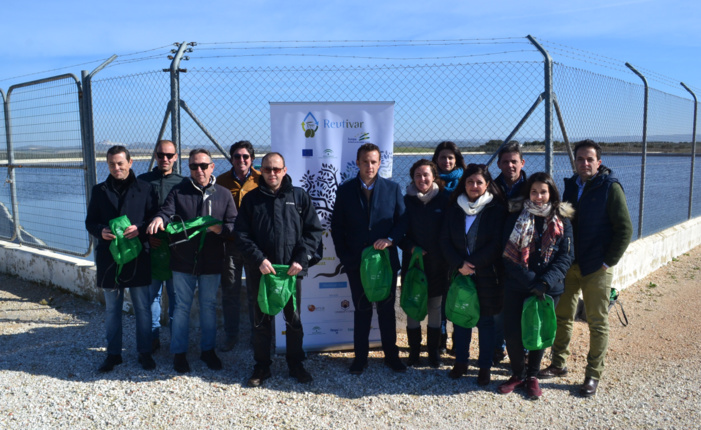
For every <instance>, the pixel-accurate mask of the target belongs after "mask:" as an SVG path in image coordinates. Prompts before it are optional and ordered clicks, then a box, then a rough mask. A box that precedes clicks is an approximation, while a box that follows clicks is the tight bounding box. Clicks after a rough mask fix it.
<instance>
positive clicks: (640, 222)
mask: <svg viewBox="0 0 701 430" xmlns="http://www.w3.org/2000/svg"><path fill="white" fill-rule="evenodd" d="M626 67H628V68H629V69H630V70H632V71H633V73H635V74H636V75H638V77H639V78H640V79H642V80H643V84H644V85H645V101H644V106H643V158H642V166H641V167H640V208H639V209H638V239H639V238H641V237H643V208H644V207H645V167H646V165H647V103H648V92H649V88H648V85H647V79H645V76H643V75H642V74H641V73H640V72H638V71H637V70H636V69H635V67H633V66H631V65H630V63H626Z"/></svg>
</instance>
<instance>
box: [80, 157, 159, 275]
mask: <svg viewBox="0 0 701 430" xmlns="http://www.w3.org/2000/svg"><path fill="white" fill-rule="evenodd" d="M125 181H127V185H126V188H125V189H124V191H123V192H122V193H121V194H120V193H119V192H118V191H117V189H116V188H115V186H114V185H115V179H114V178H113V177H112V176H111V175H110V176H108V178H107V180H106V181H105V182H102V183H99V184H97V185H95V186H94V187H93V188H92V193H91V194H90V203H89V204H88V211H87V215H86V217H85V228H86V229H87V230H88V233H90V234H91V235H93V236H94V237H95V238H96V240H97V246H96V247H95V266H96V267H97V286H98V287H101V288H131V287H145V286H148V285H150V284H151V258H150V255H149V246H148V236H147V235H146V227H147V226H148V224H149V222H150V221H151V218H152V217H153V215H154V213H155V212H156V210H157V209H158V201H157V198H156V195H155V194H154V192H153V190H152V188H151V185H150V184H149V183H148V182H145V181H142V180H139V179H137V178H136V175H134V172H133V171H130V172H129V177H128V178H127V179H125ZM122 215H126V216H127V218H129V221H131V223H132V225H135V226H136V227H138V229H139V240H140V241H141V244H142V246H143V250H142V251H141V253H140V254H139V256H138V257H137V258H136V259H135V260H132V261H130V262H129V263H127V264H125V265H124V267H123V268H122V273H121V274H120V276H119V280H118V282H116V283H115V278H114V277H115V274H116V273H117V264H116V263H115V262H114V258H113V257H112V254H111V253H110V250H109V247H110V243H111V241H109V240H105V239H103V238H102V229H104V228H109V221H110V220H112V219H114V218H117V217H120V216H122Z"/></svg>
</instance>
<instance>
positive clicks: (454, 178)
mask: <svg viewBox="0 0 701 430" xmlns="http://www.w3.org/2000/svg"><path fill="white" fill-rule="evenodd" d="M431 161H433V163H434V164H435V165H436V166H438V175H439V176H440V179H441V181H443V190H444V192H445V194H446V195H447V196H450V194H451V193H452V192H453V191H455V188H457V186H458V182H459V181H460V178H461V177H462V172H464V171H465V160H464V159H463V158H462V154H461V153H460V150H459V149H458V146H457V145H456V144H455V143H453V142H450V141H444V142H441V143H439V144H438V146H436V150H435V151H434V152H433V159H432V160H431ZM445 299H446V296H445V294H443V302H442V304H441V344H440V350H441V352H443V353H445V352H448V351H447V350H446V344H447V342H448V331H447V329H446V323H447V320H446V318H445ZM450 352H451V353H452V352H453V351H452V350H451V351H450Z"/></svg>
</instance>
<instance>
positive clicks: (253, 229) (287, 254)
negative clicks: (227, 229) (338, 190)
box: [234, 175, 323, 276]
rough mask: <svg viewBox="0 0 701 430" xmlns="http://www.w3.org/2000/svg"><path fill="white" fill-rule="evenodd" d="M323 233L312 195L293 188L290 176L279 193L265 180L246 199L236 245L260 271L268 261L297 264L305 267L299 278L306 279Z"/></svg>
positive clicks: (239, 219) (240, 214)
mask: <svg viewBox="0 0 701 430" xmlns="http://www.w3.org/2000/svg"><path fill="white" fill-rule="evenodd" d="M322 231H323V230H322V228H321V223H320V222H319V217H318V216H317V214H316V209H314V205H313V204H312V201H311V199H310V198H309V194H307V193H306V192H305V191H304V190H303V189H302V188H299V187H293V186H292V179H291V178H290V176H289V175H285V177H284V178H283V179H282V184H281V185H280V189H279V190H278V192H277V193H273V191H272V190H271V189H270V187H269V186H268V185H267V184H266V183H265V181H264V180H263V178H262V177H261V178H260V180H259V181H258V188H256V189H254V190H252V191H249V192H248V193H246V195H245V196H243V200H242V202H241V212H240V213H239V216H238V218H237V219H236V241H235V242H234V243H235V244H236V246H237V247H238V248H239V250H240V251H241V253H242V254H243V255H244V258H245V259H246V262H247V263H248V264H251V265H252V266H255V267H256V268H258V266H260V264H261V263H262V262H263V261H264V260H265V259H268V261H270V263H272V264H286V265H291V264H292V263H293V262H296V263H299V265H300V266H302V271H301V272H300V273H299V275H298V276H305V275H306V274H307V269H308V268H309V260H310V258H311V257H312V256H313V255H314V254H315V252H316V250H317V247H318V246H319V243H321V234H322Z"/></svg>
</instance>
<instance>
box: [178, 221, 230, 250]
mask: <svg viewBox="0 0 701 430" xmlns="http://www.w3.org/2000/svg"><path fill="white" fill-rule="evenodd" d="M217 224H223V222H222V221H220V220H218V219H216V218H214V217H212V216H209V215H206V216H200V217H197V218H193V219H191V220H187V221H181V222H171V223H170V224H168V226H167V227H166V233H168V234H169V235H171V236H176V235H184V236H185V237H184V238H183V239H182V240H179V241H178V242H176V243H180V242H185V241H188V240H190V239H192V238H193V237H195V236H197V235H198V234H200V233H202V235H201V236H200V247H199V249H198V251H201V250H202V247H203V246H204V238H205V236H206V234H204V233H206V232H207V229H208V228H209V227H211V226H213V225H217ZM171 245H172V244H171Z"/></svg>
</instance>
